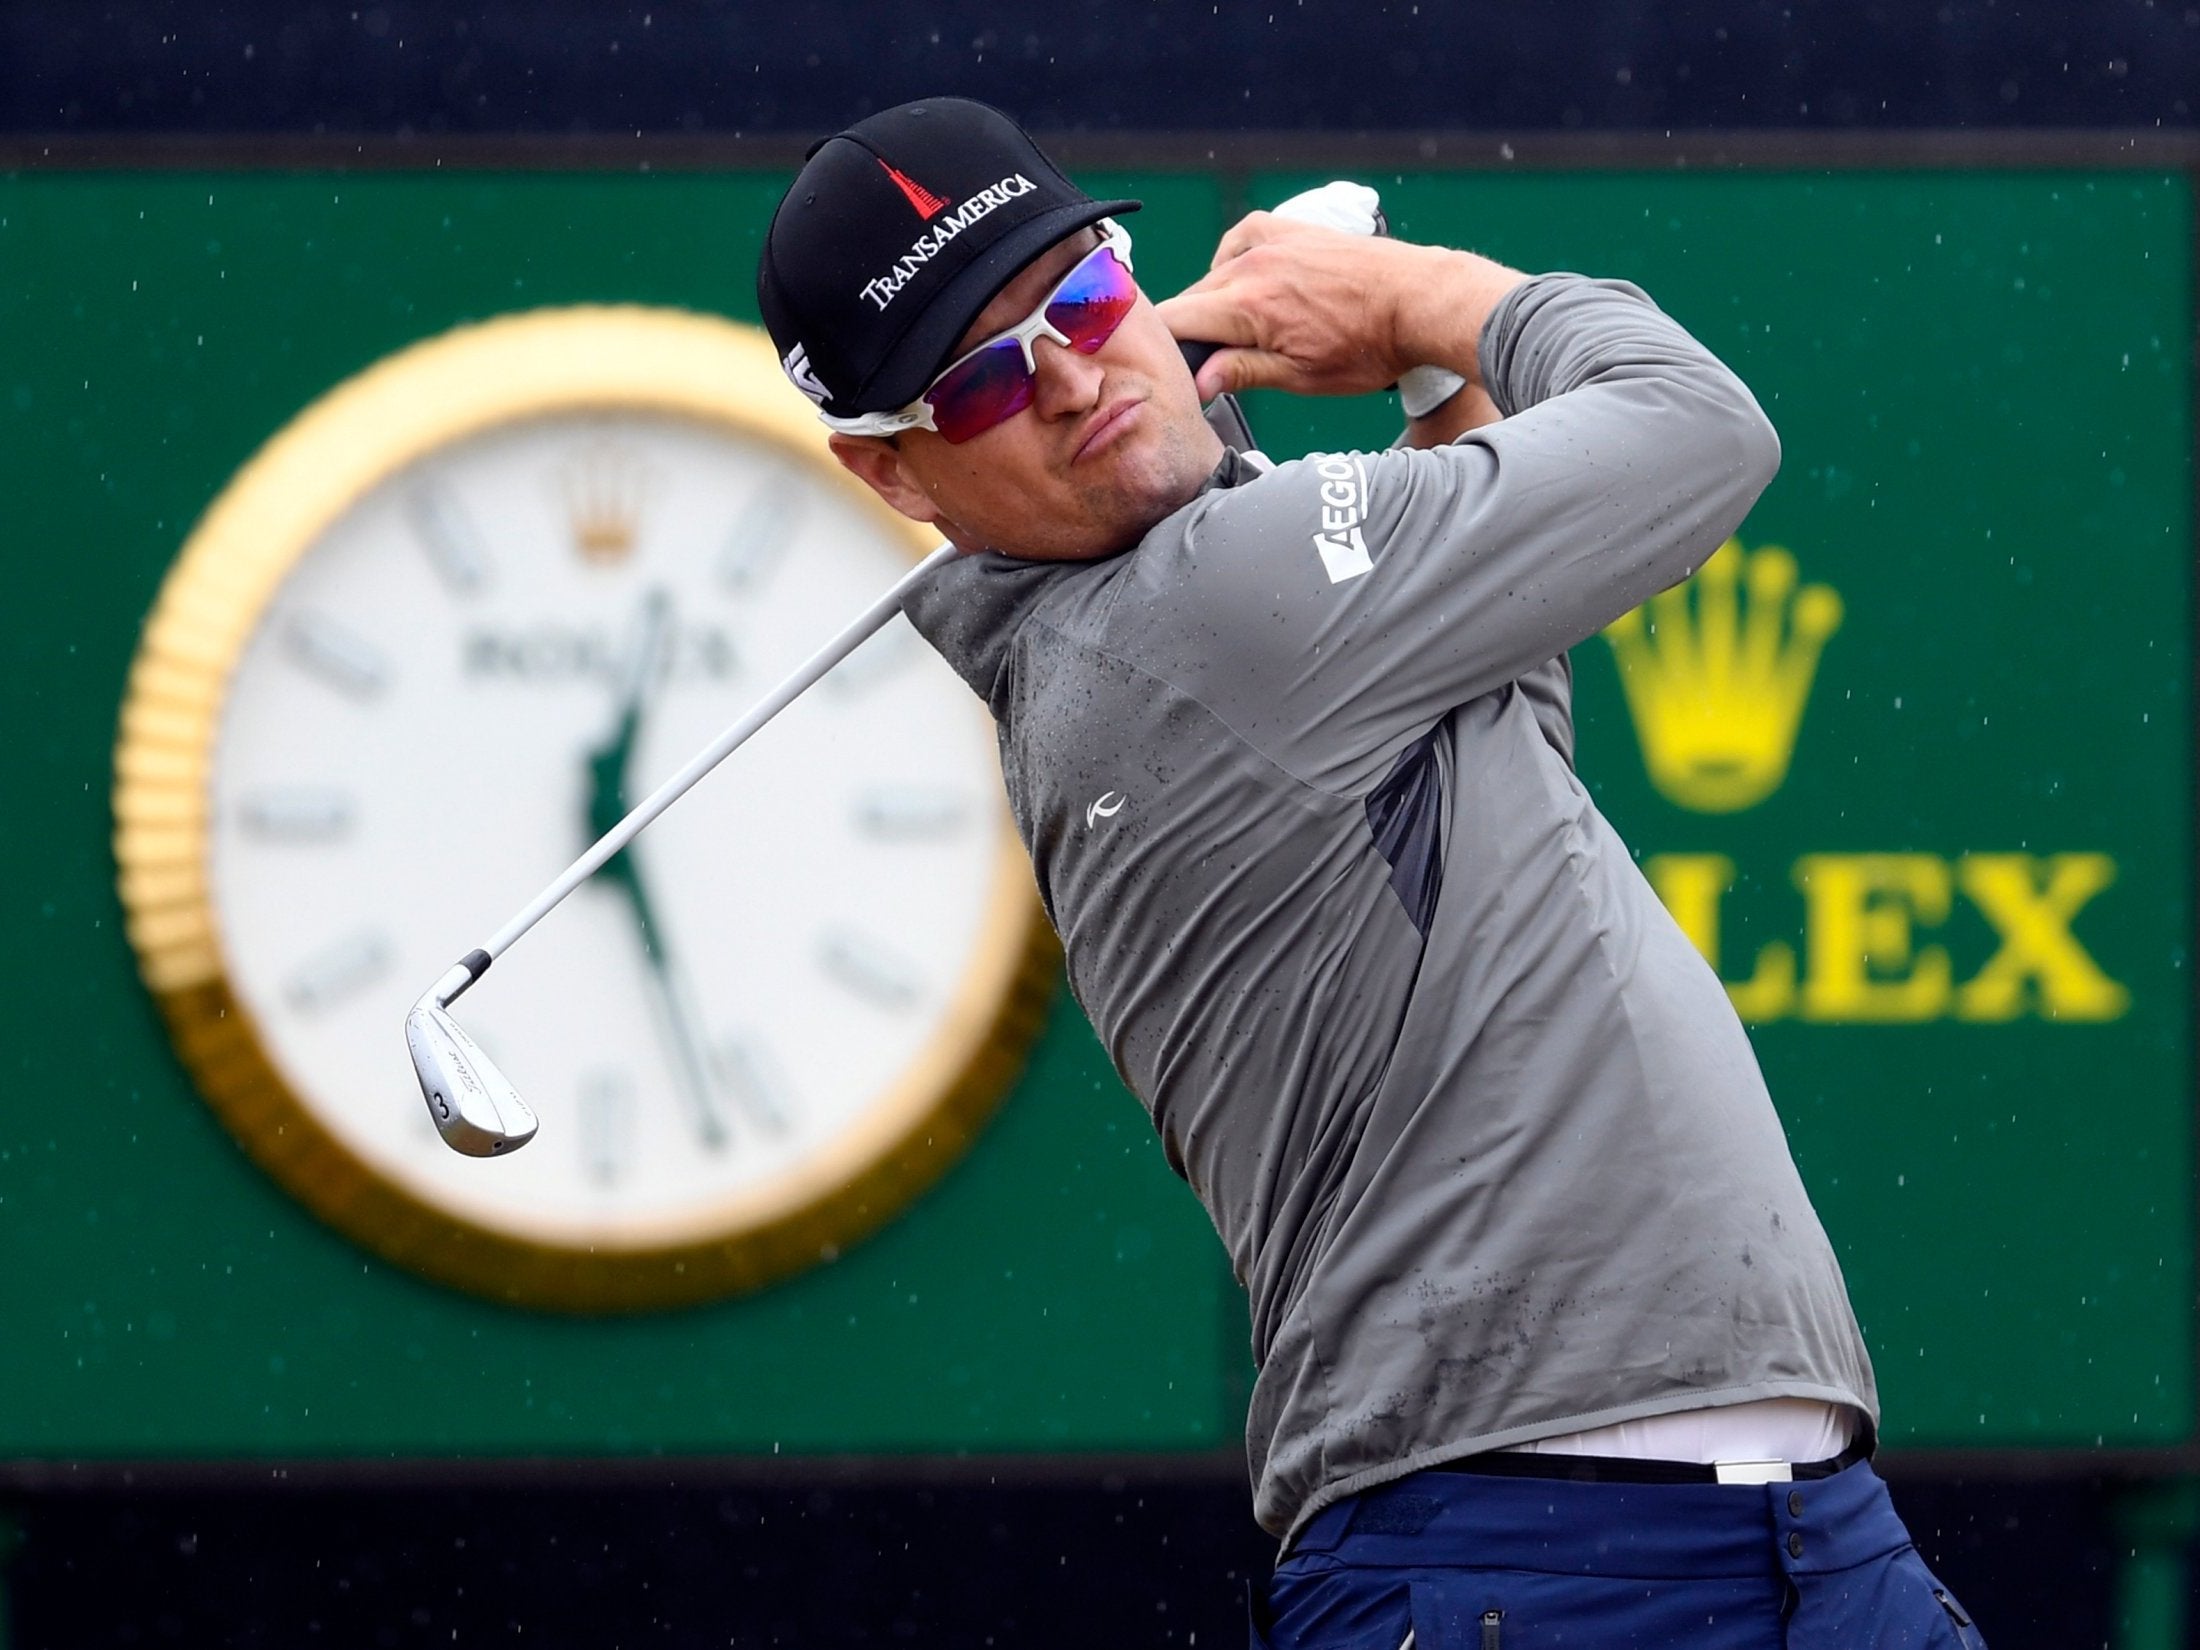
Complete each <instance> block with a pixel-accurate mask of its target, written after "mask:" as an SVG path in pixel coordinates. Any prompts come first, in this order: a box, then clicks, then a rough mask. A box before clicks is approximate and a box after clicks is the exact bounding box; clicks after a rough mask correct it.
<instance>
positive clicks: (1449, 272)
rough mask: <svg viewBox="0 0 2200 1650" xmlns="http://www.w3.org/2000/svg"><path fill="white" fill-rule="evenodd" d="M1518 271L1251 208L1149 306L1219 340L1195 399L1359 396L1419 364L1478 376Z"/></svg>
mask: <svg viewBox="0 0 2200 1650" xmlns="http://www.w3.org/2000/svg"><path fill="white" fill-rule="evenodd" d="M1525 279H1527V277H1526V276H1524V275H1522V274H1521V273H1520V272H1519V271H1518V270H1513V269H1507V268H1506V267H1505V266H1504V265H1502V264H1498V263H1493V262H1491V261H1490V260H1489V259H1487V258H1482V257H1477V256H1476V255H1475V254H1474V253H1471V252H1454V251H1450V250H1448V249H1446V248H1442V247H1431V246H1414V245H1411V244H1410V243H1408V242H1405V241H1394V240H1387V239H1379V238H1375V237H1370V236H1365V235H1348V234H1344V233H1341V232H1340V231H1337V230H1334V229H1324V228H1318V227H1316V226H1314V225H1311V224H1304V223H1294V222H1292V221H1290V220H1288V219H1285V218H1279V217H1277V216H1275V215H1274V214H1272V213H1268V212H1255V213H1253V214H1251V215H1250V216H1248V217H1246V218H1244V219H1242V220H1241V221H1240V222H1239V223H1238V224H1237V225H1236V226H1235V227H1234V228H1232V229H1231V230H1230V232H1229V233H1228V234H1226V235H1224V236H1223V237H1222V244H1221V245H1220V246H1218V247H1216V249H1215V256H1214V262H1213V264H1212V266H1211V267H1210V269H1209V271H1208V273H1207V274H1206V275H1205V276H1204V277H1203V278H1202V279H1200V280H1199V281H1197V282H1195V283H1194V284H1193V285H1191V286H1189V287H1187V288H1185V290H1184V291H1182V292H1181V293H1179V294H1177V296H1175V297H1174V298H1170V299H1167V300H1165V301H1164V302H1163V303H1161V304H1160V305H1159V306H1157V307H1158V310H1159V313H1160V315H1161V318H1162V320H1163V322H1165V323H1166V324H1167V326H1168V328H1169V330H1170V331H1171V332H1173V333H1175V334H1176V335H1177V336H1178V337H1179V338H1199V339H1205V340H1208V341H1211V342H1216V343H1220V344H1222V345H1224V346H1225V347H1224V348H1222V349H1220V350H1217V351H1216V352H1215V354H1214V355H1212V356H1211V357H1209V358H1208V360H1207V362H1206V364H1205V365H1203V366H1202V367H1201V368H1200V369H1199V380H1198V382H1199V394H1200V398H1201V399H1202V400H1207V399H1211V398H1212V397H1214V396H1216V395H1220V394H1222V393H1223V392H1224V391H1226V390H1247V389H1285V390H1291V391H1294V392H1296V393H1298V394H1301V395H1365V394H1367V393H1369V392H1371V391H1374V390H1379V389H1383V388H1385V387H1386V386H1388V385H1390V384H1394V383H1396V382H1397V381H1398V379H1399V377H1400V376H1401V375H1402V374H1403V373H1404V372H1405V371H1406V370H1407V369H1408V368H1411V367H1417V366H1420V365H1422V364H1423V363H1427V362H1433V363H1435V364H1436V365H1439V366H1444V367H1449V368H1450V369H1451V370H1452V371H1454V372H1457V373H1459V374H1461V375H1462V376H1464V377H1465V378H1466V379H1467V381H1468V382H1469V383H1470V384H1474V383H1478V382H1479V381H1480V380H1479V378H1478V377H1477V373H1476V366H1477V362H1476V351H1475V346H1476V342H1477V340H1479V338H1480V337H1481V333H1482V323H1483V322H1484V321H1486V320H1488V319H1489V314H1490V311H1491V310H1492V309H1494V308H1495V307H1496V305H1497V301H1498V300H1499V299H1500V298H1502V297H1503V296H1504V295H1505V294H1506V293H1507V292H1509V291H1511V290H1512V289H1513V287H1515V286H1517V285H1518V284H1519V283H1520V282H1521V281H1523V280H1525Z"/></svg>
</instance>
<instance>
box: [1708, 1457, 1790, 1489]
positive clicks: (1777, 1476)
mask: <svg viewBox="0 0 2200 1650" xmlns="http://www.w3.org/2000/svg"><path fill="white" fill-rule="evenodd" d="M1711 1470H1712V1471H1713V1472H1714V1473H1716V1474H1717V1475H1718V1480H1719V1482H1720V1483H1722V1484H1787V1483H1792V1482H1794V1479H1795V1469H1794V1468H1793V1467H1791V1466H1789V1465H1788V1463H1787V1462H1785V1461H1714V1462H1713V1463H1712V1464H1711Z"/></svg>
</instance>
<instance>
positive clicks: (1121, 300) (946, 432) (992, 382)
mask: <svg viewBox="0 0 2200 1650" xmlns="http://www.w3.org/2000/svg"><path fill="white" fill-rule="evenodd" d="M1099 229H1100V244H1099V245H1098V246H1096V247H1094V248H1093V249H1092V250H1091V251H1090V252H1088V253H1086V254H1085V255H1084V256H1083V257H1082V258H1080V259H1078V260H1077V262H1076V263H1075V264H1074V265H1072V266H1071V268H1070V271H1069V273H1068V274H1066V275H1064V276H1063V277H1062V278H1061V279H1060V280H1059V281H1057V282H1055V284H1054V288H1053V290H1052V291H1050V292H1049V293H1048V294H1047V295H1046V296H1045V297H1044V298H1042V299H1041V300H1040V301H1039V303H1038V306H1037V307H1036V308H1034V309H1033V310H1032V312H1031V313H1030V314H1029V315H1027V316H1025V317H1024V318H1023V319H1022V320H1021V321H1019V322H1017V323H1016V325H1014V326H1012V327H1010V328H1009V329H1008V330H1007V331H1006V332H997V333H995V334H994V335H993V336H992V337H990V338H988V339H986V340H985V342H983V343H982V344H979V345H977V346H976V347H975V348H973V349H970V350H966V351H965V352H964V353H963V354H961V355H958V356H957V357H955V359H954V360H953V361H951V362H949V363H948V364H947V365H946V366H945V367H944V368H942V369H941V370H940V373H939V375H938V376H937V377H935V378H934V379H933V380H932V382H931V383H929V384H927V385H926V386H925V388H924V393H923V394H921V395H919V396H918V397H917V398H916V400H914V401H912V402H910V403H909V405H908V406H906V407H903V408H902V409H901V410H900V411H899V412H873V413H863V414H860V415H858V416H857V417H854V418H836V417H834V416H833V415H832V414H831V413H827V412H820V413H819V414H818V417H819V418H821V419H822V420H824V422H825V425H826V427H827V428H828V429H831V430H834V431H837V432H838V433H840V434H841V435H893V434H896V433H897V432H899V431H902V430H936V431H937V432H938V433H939V434H940V436H941V437H942V438H944V439H945V440H948V441H952V442H964V441H968V440H969V439H970V438H971V437H972V436H975V435H982V434H984V432H986V431H987V430H990V429H991V428H993V426H994V425H996V424H998V423H1000V422H1002V421H1003V420H1004V419H1008V418H1013V417H1014V416H1015V415H1016V414H1017V413H1020V412H1022V411H1023V410H1024V409H1025V408H1026V407H1028V406H1030V405H1031V395H1032V378H1033V375H1034V374H1035V373H1036V372H1037V371H1038V362H1037V360H1036V358H1035V357H1034V356H1033V354H1032V348H1031V346H1032V344H1033V342H1034V341H1035V340H1037V339H1040V338H1051V339H1053V340H1054V342H1056V343H1057V344H1060V345H1061V346H1062V347H1063V348H1064V349H1073V350H1075V351H1077V353H1078V354H1080V355H1092V354H1095V353H1097V352H1098V351H1099V349H1100V347H1101V345H1103V344H1105V343H1106V342H1107V341H1108V340H1109V339H1110V338H1112V337H1113V336H1114V335H1115V329H1116V328H1117V327H1119V326H1121V325H1122V324H1123V317H1124V316H1126V315H1128V314H1130V312H1131V309H1132V307H1133V306H1134V305H1136V303H1137V302H1138V283H1137V282H1136V281H1134V280H1132V279H1131V237H1130V231H1129V230H1127V229H1125V228H1124V227H1123V226H1122V225H1121V224H1119V223H1117V222H1116V221H1115V220H1114V219H1113V218H1102V219H1101V220H1100V223H1099Z"/></svg>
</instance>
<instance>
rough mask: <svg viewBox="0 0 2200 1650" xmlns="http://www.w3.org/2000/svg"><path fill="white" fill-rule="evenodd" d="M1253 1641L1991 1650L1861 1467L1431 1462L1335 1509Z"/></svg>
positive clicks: (1283, 1647) (1396, 1649)
mask: <svg viewBox="0 0 2200 1650" xmlns="http://www.w3.org/2000/svg"><path fill="white" fill-rule="evenodd" d="M1253 1618H1254V1619H1253V1647H1254V1650H1400V1646H1402V1645H1406V1644H1407V1643H1408V1638H1407V1635H1408V1634H1409V1633H1410V1634H1411V1635H1412V1637H1411V1641H1410V1643H1411V1650H1530V1647H1533V1650H1544V1647H1546V1646H1551V1645H1568V1646H1577V1647H1583V1650H1587V1647H1591V1646H1594V1647H1599V1650H1601V1647H1605V1646H1618V1645H1630V1646H1644V1647H1647V1646H1662V1645H1673V1646H1685V1647H1686V1650H1895V1647H1896V1646H1901V1647H1903V1650H1925V1647H1928V1646H1930V1647H1933V1650H1983V1646H1984V1644H1985V1640H1984V1639H1983V1638H1981V1637H1980V1636H1979V1633H1978V1631H1977V1629H1975V1628H1974V1627H1972V1625H1971V1620H1970V1616H1969V1614H1968V1613H1967V1612H1966V1611H1965V1610H1964V1608H1963V1606H1962V1605H1960V1604H1958V1603H1957V1602H1956V1600H1955V1598H1954V1597H1953V1596H1952V1595H1951V1594H1950V1593H1949V1592H1948V1590H1947V1589H1946V1588H1945V1587H1943V1586H1941V1584H1940V1583H1939V1582H1938V1581H1937V1580H1935V1579H1934V1577H1933V1574H1932V1572H1931V1571H1930V1570H1928V1569H1926V1567H1925V1561H1924V1560H1923V1559H1921V1558H1920V1557H1918V1554H1917V1549H1916V1548H1915V1547H1913V1546H1912V1545H1911V1544H1910V1536H1909V1532H1908V1531H1907V1530H1905V1529H1904V1528H1903V1527H1902V1520H1901V1519H1899V1518H1898V1517H1896V1516H1895V1510H1894V1506H1893V1504H1892V1503H1891V1502H1890V1501H1888V1499H1887V1486H1886V1485H1885V1484H1883V1483H1882V1482H1881V1481H1880V1479H1879V1476H1878V1475H1877V1474H1876V1473H1874V1472H1873V1471H1872V1469H1871V1466H1870V1464H1869V1463H1867V1462H1858V1463H1857V1464H1856V1465H1854V1466H1852V1467H1849V1468H1847V1469H1845V1470H1844V1471H1842V1472H1839V1473H1837V1474H1835V1475H1834V1476H1832V1477H1830V1478H1820V1479H1805V1480H1800V1481H1798V1482H1795V1483H1792V1484H1747V1485H1744V1484H1611V1483H1587V1484H1584V1483H1573V1482H1568V1481H1564V1480H1556V1479H1543V1478H1491V1477H1483V1476H1480V1475H1477V1474H1472V1473H1463V1472H1421V1473H1415V1474H1414V1475H1413V1476H1411V1477H1410V1478H1402V1479H1400V1480H1399V1481H1398V1482H1396V1483H1394V1484H1386V1485H1384V1486H1383V1487H1382V1488H1380V1489H1375V1490H1369V1491H1367V1492H1366V1493H1365V1494H1362V1495H1357V1496H1353V1497H1351V1498H1349V1499H1347V1500H1345V1501H1341V1502H1339V1503H1338V1504H1337V1505H1335V1506H1333V1507H1329V1508H1325V1509H1324V1510H1323V1511H1322V1512H1321V1513H1319V1514H1318V1515H1317V1516H1316V1517H1315V1518H1314V1520H1313V1522H1312V1523H1311V1524H1309V1525H1308V1526H1307V1528H1306V1530H1305V1531H1304V1533H1302V1534H1301V1535H1300V1537H1299V1539H1298V1541H1297V1542H1296V1543H1295V1544H1294V1545H1293V1546H1292V1549H1291V1554H1290V1556H1289V1557H1288V1558H1287V1559H1285V1560H1284V1562H1283V1563H1282V1564H1281V1565H1280V1566H1278V1568H1277V1570H1276V1573H1275V1574H1274V1576H1273V1577H1271V1578H1270V1580H1269V1583H1268V1598H1267V1604H1266V1608H1265V1609H1263V1608H1261V1606H1260V1604H1259V1602H1258V1601H1257V1600H1256V1602H1255V1607H1254V1611H1253Z"/></svg>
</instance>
